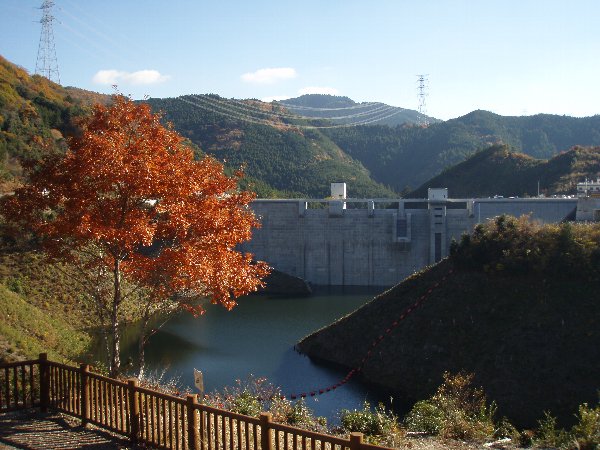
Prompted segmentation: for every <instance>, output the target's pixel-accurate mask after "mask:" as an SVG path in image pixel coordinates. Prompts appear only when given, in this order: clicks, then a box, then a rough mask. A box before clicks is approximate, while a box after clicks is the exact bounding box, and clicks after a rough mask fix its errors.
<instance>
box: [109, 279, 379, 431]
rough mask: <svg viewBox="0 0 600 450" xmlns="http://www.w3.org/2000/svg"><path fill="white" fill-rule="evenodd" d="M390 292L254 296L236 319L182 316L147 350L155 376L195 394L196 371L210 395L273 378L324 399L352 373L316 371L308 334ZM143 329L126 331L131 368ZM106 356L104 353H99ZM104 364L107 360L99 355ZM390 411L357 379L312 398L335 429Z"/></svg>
mask: <svg viewBox="0 0 600 450" xmlns="http://www.w3.org/2000/svg"><path fill="white" fill-rule="evenodd" d="M382 291H383V288H381V289H378V290H374V289H355V288H352V289H349V288H345V289H341V288H317V289H315V293H314V294H313V295H312V296H311V297H280V296H279V297H270V298H269V297H262V296H248V297H243V298H241V299H239V302H238V303H239V304H238V306H237V307H236V308H234V309H233V310H232V311H227V310H225V309H224V308H222V307H217V306H214V305H208V306H207V312H206V314H205V315H203V316H201V317H198V318H193V317H192V316H191V315H189V314H186V313H181V314H179V315H177V316H175V317H173V318H172V319H171V320H170V321H169V322H167V324H166V325H165V326H164V327H163V328H162V329H161V330H160V331H159V332H158V333H157V334H155V335H154V336H152V338H151V339H150V342H149V343H148V346H147V348H146V361H147V364H148V369H149V370H151V371H154V372H157V373H160V372H162V371H163V370H166V376H167V377H173V378H178V379H179V380H180V382H181V384H183V385H184V386H193V369H194V368H197V369H199V370H202V371H203V372H204V383H205V387H206V390H207V391H208V392H210V391H213V390H221V389H223V388H224V387H225V386H233V385H235V383H236V380H238V379H239V380H246V379H248V376H249V375H254V376H257V377H266V378H267V379H268V380H269V381H270V382H271V383H273V384H274V385H276V386H280V387H281V389H282V391H283V393H284V394H286V395H289V394H301V393H303V392H310V391H318V390H319V389H324V388H327V387H329V386H331V385H333V384H336V383H338V382H339V381H340V380H341V379H342V378H344V376H345V375H346V373H347V371H345V370H340V369H339V368H335V367H329V366H325V365H321V364H315V363H314V362H312V361H311V360H310V359H309V358H308V357H306V356H304V355H301V354H299V353H297V352H296V351H295V350H294V345H295V344H296V343H297V342H298V341H299V340H301V339H302V338H303V337H305V336H307V335H308V334H310V333H312V332H314V331H316V330H318V329H320V328H322V327H324V326H326V325H328V324H330V323H332V322H333V321H335V320H337V319H338V318H340V317H343V316H345V315H346V314H349V313H350V312H352V311H354V310H356V309H357V308H359V307H360V306H362V305H364V304H365V303H367V302H368V301H369V300H371V299H372V298H373V297H374V296H375V295H377V294H379V293H380V292H382ZM139 332H140V330H139V325H135V324H134V325H128V326H127V327H126V328H125V329H124V330H123V338H122V342H123V361H126V359H127V358H128V357H130V356H131V357H133V359H134V360H135V354H136V351H137V336H138V335H139ZM99 350H100V351H101V346H99ZM97 357H98V358H99V357H100V353H98V354H97ZM365 400H367V401H369V402H370V403H371V404H377V403H378V402H379V401H383V402H385V403H387V401H388V400H389V397H387V396H385V395H382V394H381V393H380V392H377V390H376V389H374V388H373V387H370V386H366V385H364V384H362V383H360V382H359V381H358V380H354V379H352V380H351V381H350V382H349V383H347V384H346V385H344V386H343V387H341V388H338V389H336V390H335V391H334V392H330V393H326V394H323V395H320V396H316V397H312V398H307V404H308V405H309V406H310V407H311V408H313V409H314V410H315V413H316V414H318V415H322V416H325V417H327V418H328V419H329V420H330V421H331V420H333V421H335V419H336V414H337V411H339V410H340V409H343V408H345V409H354V408H361V407H362V403H363V402H364V401H365Z"/></svg>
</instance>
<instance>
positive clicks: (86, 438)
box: [0, 410, 129, 450]
mask: <svg viewBox="0 0 600 450" xmlns="http://www.w3.org/2000/svg"><path fill="white" fill-rule="evenodd" d="M127 448H129V447H128V443H127V441H126V440H124V439H123V438H122V437H120V436H117V435H114V434H112V433H109V432H107V431H103V430H99V429H97V428H94V427H89V428H83V427H82V426H81V425H80V421H79V420H76V419H73V418H72V417H69V416H66V415H63V414H58V413H48V414H41V413H40V412H38V411H33V410H27V411H16V412H13V413H5V414H0V449H2V450H4V449H31V450H37V449H56V450H71V449H73V450H75V449H86V450H125V449H127Z"/></svg>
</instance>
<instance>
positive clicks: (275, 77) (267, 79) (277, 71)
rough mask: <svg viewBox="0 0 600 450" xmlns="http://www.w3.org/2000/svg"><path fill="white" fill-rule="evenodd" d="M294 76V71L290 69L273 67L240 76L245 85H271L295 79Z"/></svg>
mask: <svg viewBox="0 0 600 450" xmlns="http://www.w3.org/2000/svg"><path fill="white" fill-rule="evenodd" d="M296 76H297V73H296V69H293V68H291V67H274V68H266V69H259V70H257V71H256V72H248V73H245V74H243V75H242V80H243V81H245V82H246V83H255V84H273V83H276V82H278V81H282V80H289V79H291V78H296Z"/></svg>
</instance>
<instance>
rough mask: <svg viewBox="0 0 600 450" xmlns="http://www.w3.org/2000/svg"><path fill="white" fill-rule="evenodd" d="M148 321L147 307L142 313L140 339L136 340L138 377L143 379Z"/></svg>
mask: <svg viewBox="0 0 600 450" xmlns="http://www.w3.org/2000/svg"><path fill="white" fill-rule="evenodd" d="M149 321H150V314H149V312H148V309H146V311H145V313H144V322H143V324H142V332H141V333H140V339H139V341H138V365H139V368H140V369H139V372H138V379H139V380H143V379H144V370H145V368H146V343H147V342H148V338H149V337H150V336H149V333H148V322H149Z"/></svg>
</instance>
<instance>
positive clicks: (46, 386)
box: [39, 353, 50, 413]
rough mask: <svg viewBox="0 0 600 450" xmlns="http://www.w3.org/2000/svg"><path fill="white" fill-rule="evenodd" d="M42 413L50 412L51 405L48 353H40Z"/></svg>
mask: <svg viewBox="0 0 600 450" xmlns="http://www.w3.org/2000/svg"><path fill="white" fill-rule="evenodd" d="M39 361H40V411H41V412H43V413H45V412H48V405H49V404H50V376H49V375H50V373H49V371H48V353H40V357H39Z"/></svg>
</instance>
